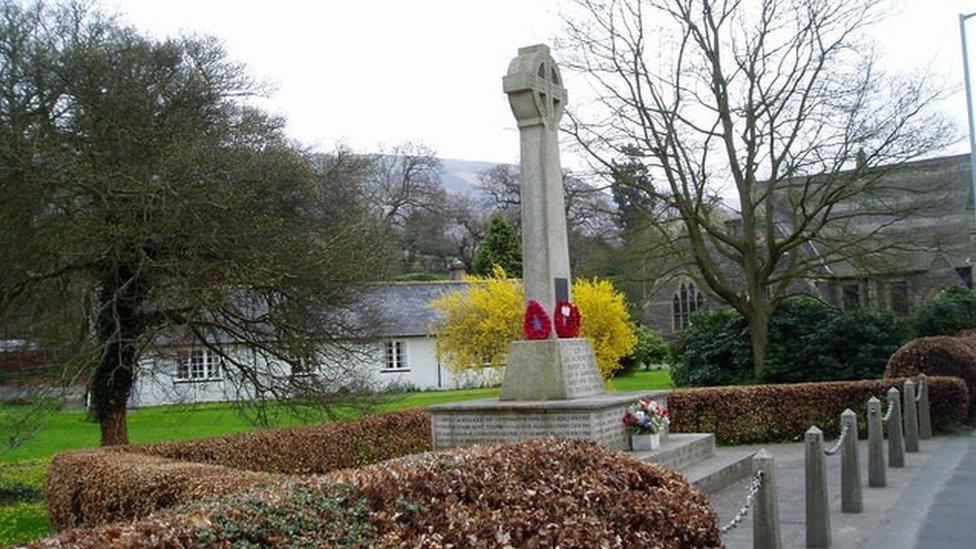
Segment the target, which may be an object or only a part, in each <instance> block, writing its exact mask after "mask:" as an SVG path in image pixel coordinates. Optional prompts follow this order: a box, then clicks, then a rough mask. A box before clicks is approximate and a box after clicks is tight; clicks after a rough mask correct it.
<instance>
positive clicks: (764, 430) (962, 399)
mask: <svg viewBox="0 0 976 549" xmlns="http://www.w3.org/2000/svg"><path fill="white" fill-rule="evenodd" d="M904 382H905V378H895V379H878V380H865V381H838V382H826V383H796V384H787V385H750V386H742V387H712V388H705V389H687V390H681V391H674V392H673V393H671V394H670V395H668V408H669V412H670V416H671V431H672V432H675V433H709V432H710V433H715V437H716V439H717V440H718V441H719V442H720V443H722V444H757V443H762V442H788V441H795V440H800V439H802V438H803V433H804V432H805V431H806V430H807V429H809V428H810V426H811V425H816V426H817V427H819V428H821V429H822V430H823V431H824V433H825V434H826V435H827V436H828V437H832V436H836V435H837V434H838V433H839V430H840V413H841V412H843V411H844V410H845V409H846V408H850V409H851V410H854V411H855V412H857V413H858V418H859V422H860V423H861V430H862V432H866V429H867V426H866V419H865V411H866V408H867V400H868V399H869V398H871V397H872V396H876V397H878V398H879V399H880V400H881V401H882V405H883V406H887V404H886V403H885V398H886V396H885V394H886V392H887V391H888V389H889V388H891V387H896V388H898V389H899V390H901V388H902V384H903V383H904ZM929 382H930V383H929V400H930V401H931V405H932V425H933V427H934V428H935V429H936V430H941V429H945V428H946V427H948V426H949V425H950V424H952V423H958V422H962V421H964V420H965V419H966V413H967V409H968V407H969V393H968V391H967V389H966V384H965V383H964V382H963V381H962V380H961V379H959V378H956V377H931V378H929Z"/></svg>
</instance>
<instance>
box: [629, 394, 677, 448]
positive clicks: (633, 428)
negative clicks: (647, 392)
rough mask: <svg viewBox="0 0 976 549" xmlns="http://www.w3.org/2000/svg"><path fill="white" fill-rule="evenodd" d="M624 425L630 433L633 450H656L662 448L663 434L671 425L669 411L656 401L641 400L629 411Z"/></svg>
mask: <svg viewBox="0 0 976 549" xmlns="http://www.w3.org/2000/svg"><path fill="white" fill-rule="evenodd" d="M623 423H624V425H625V426H626V427H627V430H629V431H630V446H631V449H632V450H635V451H637V450H656V449H658V448H660V447H661V433H663V432H664V431H665V430H666V429H667V428H668V424H669V423H670V420H669V419H668V409H667V408H665V407H664V406H660V405H658V403H657V402H656V401H654V400H639V401H637V404H634V405H632V406H631V407H630V408H628V409H627V412H626V413H625V414H624V419H623Z"/></svg>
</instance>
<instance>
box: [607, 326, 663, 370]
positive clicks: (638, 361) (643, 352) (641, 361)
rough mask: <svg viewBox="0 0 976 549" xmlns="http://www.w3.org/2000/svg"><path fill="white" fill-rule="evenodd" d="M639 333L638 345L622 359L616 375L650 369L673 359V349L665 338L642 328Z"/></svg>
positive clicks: (637, 330)
mask: <svg viewBox="0 0 976 549" xmlns="http://www.w3.org/2000/svg"><path fill="white" fill-rule="evenodd" d="M635 332H636V333H637V345H635V346H634V350H633V351H631V353H630V354H629V355H627V356H625V357H623V358H621V359H620V366H621V368H620V369H619V370H617V371H615V372H614V375H620V374H623V373H627V372H631V371H633V370H634V369H635V368H644V369H650V368H651V366H653V365H655V364H661V363H663V362H667V361H668V360H669V359H670V357H671V349H670V347H669V346H668V342H667V340H665V339H664V336H662V335H661V333H660V332H658V331H656V330H652V329H650V328H644V327H640V328H637V329H636V330H635Z"/></svg>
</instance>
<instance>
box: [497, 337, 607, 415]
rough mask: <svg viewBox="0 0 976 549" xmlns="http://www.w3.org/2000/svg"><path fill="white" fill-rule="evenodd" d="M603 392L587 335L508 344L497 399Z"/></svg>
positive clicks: (570, 396)
mask: <svg viewBox="0 0 976 549" xmlns="http://www.w3.org/2000/svg"><path fill="white" fill-rule="evenodd" d="M603 392H604V390H603V379H602V378H601V377H600V372H599V370H598V369H597V366H596V356H594V354H593V349H592V347H590V340H588V339H582V338H573V339H536V340H523V341H513V342H512V343H511V344H510V345H509V347H508V365H507V366H506V367H505V379H504V381H503V382H502V392H501V395H500V396H499V398H500V399H501V400H564V399H571V398H580V397H588V396H594V395H599V394H602V393H603Z"/></svg>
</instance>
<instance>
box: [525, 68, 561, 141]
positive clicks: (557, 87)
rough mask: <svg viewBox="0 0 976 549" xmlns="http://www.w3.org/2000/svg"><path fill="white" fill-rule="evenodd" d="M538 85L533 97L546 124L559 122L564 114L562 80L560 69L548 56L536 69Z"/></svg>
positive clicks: (534, 87)
mask: <svg viewBox="0 0 976 549" xmlns="http://www.w3.org/2000/svg"><path fill="white" fill-rule="evenodd" d="M535 75H536V77H537V80H536V85H535V86H533V89H532V99H533V100H534V101H535V105H536V108H537V109H538V110H539V115H540V116H541V118H542V119H543V121H544V123H545V124H546V125H549V124H552V123H554V122H559V119H560V118H561V117H562V114H563V101H562V95H563V93H564V91H563V89H562V81H561V79H560V78H559V69H558V68H557V67H556V64H555V63H554V62H553V61H552V58H549V57H548V56H546V58H544V59H543V60H542V62H541V63H539V67H538V68H537V69H536V74H535Z"/></svg>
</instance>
